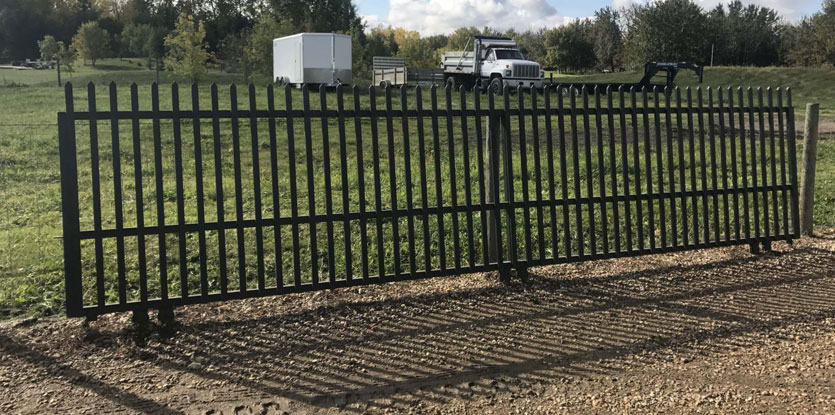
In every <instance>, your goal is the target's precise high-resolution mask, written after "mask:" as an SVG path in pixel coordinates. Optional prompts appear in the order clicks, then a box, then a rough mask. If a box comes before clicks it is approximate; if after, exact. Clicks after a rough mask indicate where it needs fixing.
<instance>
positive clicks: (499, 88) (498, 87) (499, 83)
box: [489, 77, 504, 95]
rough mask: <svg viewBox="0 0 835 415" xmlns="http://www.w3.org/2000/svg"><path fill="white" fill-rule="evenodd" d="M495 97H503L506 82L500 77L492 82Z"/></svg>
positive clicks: (491, 90) (491, 86)
mask: <svg viewBox="0 0 835 415" xmlns="http://www.w3.org/2000/svg"><path fill="white" fill-rule="evenodd" d="M489 91H490V92H491V93H493V94H495V95H501V94H502V92H503V91H504V81H503V80H502V78H500V77H495V78H493V79H491V80H490V90H489Z"/></svg>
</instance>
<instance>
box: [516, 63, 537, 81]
mask: <svg viewBox="0 0 835 415" xmlns="http://www.w3.org/2000/svg"><path fill="white" fill-rule="evenodd" d="M513 77H514V78H539V65H513Z"/></svg>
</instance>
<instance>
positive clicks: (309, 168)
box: [58, 84, 799, 317]
mask: <svg viewBox="0 0 835 415" xmlns="http://www.w3.org/2000/svg"><path fill="white" fill-rule="evenodd" d="M159 89H160V88H159V86H157V85H156V84H153V85H152V86H151V91H150V92H151V94H150V108H151V109H150V110H148V109H147V103H145V102H144V101H143V106H145V107H146V108H145V109H141V108H140V94H139V88H138V86H137V85H136V84H133V85H131V88H130V94H129V100H126V101H127V102H125V103H122V102H121V101H120V99H119V96H118V94H117V87H116V85H115V84H111V85H110V87H109V88H108V91H107V93H108V94H107V97H108V104H109V110H108V111H101V110H98V109H97V107H96V105H97V101H98V100H99V99H101V98H100V97H98V95H97V91H96V88H95V85H93V84H90V85H88V87H87V99H86V103H87V109H86V111H76V110H75V102H74V96H73V93H74V90H73V88H72V85H71V84H67V85H66V90H65V93H66V111H64V112H61V113H59V114H58V124H59V126H58V127H59V149H60V155H61V158H60V160H61V166H60V168H61V184H62V187H61V189H62V209H63V221H64V224H63V226H64V263H65V278H66V295H67V315H68V316H73V317H75V316H88V317H94V316H96V315H99V314H103V313H108V312H116V311H127V310H134V311H143V310H147V309H149V308H171V307H175V306H180V305H186V304H196V303H205V302H211V301H221V300H230V299H238V298H251V297H259V296H268V295H278V294H286V293H294V292H303V291H311V290H320V289H327V288H336V287H349V286H359V285H365V284H378V283H386V282H392V281H401V280H410V279H421V278H428V277H435V276H445V275H455V274H460V273H467V272H486V271H499V273H500V275H501V276H503V278H508V277H509V275H510V271H511V270H512V269H515V270H517V272H520V273H521V274H522V275H524V273H525V272H526V269H527V268H528V267H532V266H540V265H548V264H559V263H567V262H576V261H587V260H596V259H604V258H615V257H624V256H635V255H646V254H652V253H661V252H675V251H684V250H692V249H701V248H710V247H717V246H729V245H750V246H751V247H752V249H758V248H759V245H762V246H763V247H764V248H766V249H768V248H769V247H770V243H771V242H772V241H776V240H787V241H791V240H792V239H794V238H796V237H797V234H798V223H799V217H798V208H797V206H798V204H797V199H798V184H797V167H796V145H795V136H794V131H795V130H794V112H793V109H792V105H791V93H790V91H789V90H785V91H784V90H782V89H780V88H778V89H776V90H772V89H771V88H768V89H765V90H763V89H760V88H758V89H756V90H754V89H751V88H748V89H744V90H743V89H741V88H738V89H732V88H717V89H711V88H707V89H706V90H702V89H701V88H697V89H695V90H691V89H690V88H687V89H685V90H681V89H678V88H675V89H673V90H660V89H653V90H640V91H638V90H634V89H632V90H623V89H620V90H618V91H612V90H610V91H607V92H608V93H607V94H606V97H605V98H602V97H601V96H600V94H593V95H592V94H590V93H589V92H595V91H586V90H580V91H575V90H573V89H568V90H566V89H564V88H561V87H559V86H553V87H549V88H546V89H544V90H543V91H542V92H541V93H540V92H539V91H536V90H522V89H519V90H517V91H516V94H515V95H514V94H511V92H513V91H509V90H505V91H503V92H504V93H503V94H501V95H492V94H487V95H482V94H481V93H480V92H478V91H465V90H463V89H460V90H458V91H453V90H450V89H444V90H440V91H442V92H443V99H442V101H443V106H441V105H439V103H438V101H439V99H438V91H439V90H438V89H437V88H434V87H433V88H430V89H429V91H428V92H429V94H428V95H429V96H428V97H425V96H424V92H425V90H422V89H421V88H420V87H418V88H416V89H413V90H412V89H410V90H408V91H413V93H412V92H407V89H406V88H400V89H393V88H391V87H388V88H385V89H384V90H383V94H382V96H378V92H379V90H378V89H375V88H374V87H371V88H370V89H369V90H368V92H367V95H365V96H364V94H362V93H361V91H360V90H359V89H357V88H354V89H353V90H351V91H348V93H346V92H345V91H344V90H343V89H337V91H336V92H335V93H332V92H328V91H327V90H325V89H324V88H323V89H321V90H320V91H319V92H318V94H314V96H313V97H311V92H310V91H309V90H308V89H307V87H305V88H303V89H302V91H301V92H297V91H293V90H292V89H290V88H289V87H288V88H285V89H284V99H283V100H280V99H279V100H276V97H275V95H276V94H275V92H274V90H273V87H272V86H268V87H267V88H266V90H257V89H256V88H255V87H254V86H252V85H250V86H249V87H248V88H247V89H246V90H244V91H241V93H239V91H238V89H237V87H236V86H235V85H232V86H231V87H230V88H229V91H228V92H229V94H228V96H227V95H225V94H224V101H223V105H221V99H220V93H219V88H218V87H217V85H212V86H211V87H210V91H209V100H208V103H206V102H204V100H205V99H206V95H205V92H204V93H203V95H202V96H201V91H200V87H199V86H197V85H192V87H191V91H190V92H191V93H190V97H188V98H186V99H184V100H182V102H181V98H180V91H179V87H178V85H177V84H173V85H172V86H171V88H170V93H171V99H170V102H166V104H167V107H168V108H166V109H163V108H161V105H160V101H161V100H160V96H159V95H160V93H159ZM395 91H396V92H397V94H398V95H399V96H396V97H393V92H395ZM682 92H683V94H682ZM705 92H706V95H707V97H705ZM316 95H318V97H317V96H316ZM694 95H695V99H694ZM775 96H776V103H775ZM227 97H228V102H227V100H226V98H227ZM241 97H243V98H244V99H245V100H247V101H248V105H244V107H246V108H240V106H239V105H238V100H239V98H241ZM755 97H756V99H755ZM784 97H785V99H784ZM189 98H190V99H189ZM316 98H318V105H316V104H315V103H314V105H315V106H316V107H317V108H311V107H312V105H311V99H313V101H317V99H316ZM746 98H747V99H746ZM346 99H348V100H349V101H350V102H351V103H352V104H353V105H351V106H350V108H346V105H345V101H346ZM259 100H260V101H262V102H264V101H266V109H264V107H263V104H262V106H259V105H258V101H259ZM735 100H736V102H735ZM784 101H785V104H784ZM184 103H185V105H188V104H189V103H190V108H188V109H180V106H181V105H183V104H184ZM126 104H128V105H129V108H130V110H124V109H119V107H120V105H126ZM203 105H206V107H205V108H210V109H201V106H203ZM222 106H223V107H224V108H223V109H222V108H221V107H222ZM378 106H379V107H378ZM334 107H335V108H336V109H333V108H334ZM147 120H150V121H151V123H150V124H151V125H150V126H149V125H148V124H146V123H144V122H143V123H140V121H147ZM221 124H222V127H221ZM100 128H105V129H107V128H109V131H108V132H107V134H105V135H107V136H108V137H107V139H106V140H100V139H99V136H100V132H99V129H100ZM79 138H81V139H80V140H79Z"/></svg>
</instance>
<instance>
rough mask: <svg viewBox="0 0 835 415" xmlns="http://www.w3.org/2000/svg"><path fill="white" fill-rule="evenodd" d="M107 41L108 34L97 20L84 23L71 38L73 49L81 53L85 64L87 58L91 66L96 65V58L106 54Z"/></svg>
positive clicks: (108, 39) (108, 40)
mask: <svg viewBox="0 0 835 415" xmlns="http://www.w3.org/2000/svg"><path fill="white" fill-rule="evenodd" d="M109 43H110V34H109V33H107V30H104V29H102V28H101V27H99V24H98V23H97V22H87V23H84V24H83V25H81V27H80V28H78V33H76V34H75V36H73V38H72V47H73V49H75V50H76V51H77V52H78V54H79V55H81V58H82V59H83V60H84V64H85V65H86V64H87V60H88V59H89V60H90V62H91V63H92V64H93V67H95V66H96V60H98V59H101V58H103V57H105V56H107V54H108V44H109Z"/></svg>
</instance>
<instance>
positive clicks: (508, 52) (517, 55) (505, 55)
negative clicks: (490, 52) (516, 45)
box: [496, 49, 525, 60]
mask: <svg viewBox="0 0 835 415" xmlns="http://www.w3.org/2000/svg"><path fill="white" fill-rule="evenodd" d="M496 59H520V60H521V59H525V57H524V56H522V52H519V51H518V50H516V49H497V50H496Z"/></svg>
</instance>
